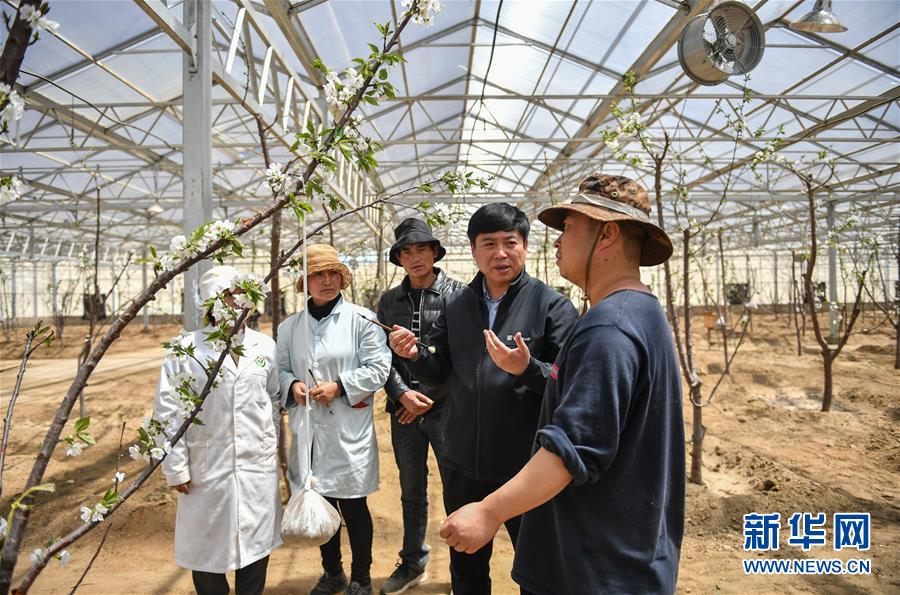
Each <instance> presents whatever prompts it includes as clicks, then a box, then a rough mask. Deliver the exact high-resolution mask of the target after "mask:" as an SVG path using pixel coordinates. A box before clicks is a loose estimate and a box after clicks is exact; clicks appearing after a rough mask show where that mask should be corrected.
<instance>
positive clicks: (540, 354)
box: [389, 203, 578, 595]
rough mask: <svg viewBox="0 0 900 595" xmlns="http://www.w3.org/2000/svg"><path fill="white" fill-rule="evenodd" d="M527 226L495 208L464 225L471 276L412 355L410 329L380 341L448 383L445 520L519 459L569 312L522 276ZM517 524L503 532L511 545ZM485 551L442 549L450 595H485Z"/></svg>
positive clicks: (527, 449) (511, 211) (519, 215)
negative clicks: (474, 267) (446, 556)
mask: <svg viewBox="0 0 900 595" xmlns="http://www.w3.org/2000/svg"><path fill="white" fill-rule="evenodd" d="M528 230H529V224H528V218H527V217H526V216H525V213H523V212H522V211H521V210H519V209H517V208H516V207H513V206H511V205H508V204H505V203H494V204H491V205H485V206H483V207H481V208H480V209H478V210H477V211H476V212H475V214H473V215H472V218H471V219H470V220H469V227H468V236H469V244H470V247H471V250H472V256H473V257H474V258H475V262H476V264H477V265H478V270H479V273H478V274H477V275H476V276H475V279H473V280H472V282H471V283H470V284H469V285H468V286H467V287H465V288H464V289H462V290H461V291H457V292H456V293H454V294H452V295H450V296H447V297H446V298H445V299H444V302H445V306H444V312H443V314H442V315H441V316H439V317H438V319H437V320H436V321H435V323H434V325H433V326H432V328H431V331H430V332H429V333H428V334H426V335H425V337H424V340H423V343H424V344H425V345H428V346H429V349H424V348H423V349H419V348H418V346H417V344H418V338H417V337H416V336H415V334H414V333H412V332H411V331H410V330H408V329H406V328H403V327H401V326H395V327H394V331H393V332H391V334H390V337H389V340H390V345H391V348H392V349H393V350H394V352H395V353H397V354H398V355H400V356H401V357H404V358H406V359H408V360H409V364H408V365H409V368H410V370H412V372H413V373H414V374H415V375H416V377H417V378H419V379H421V380H422V381H423V382H427V383H429V384H432V385H440V384H443V383H445V382H447V381H449V383H450V385H449V391H450V394H449V396H448V398H447V403H446V405H445V413H444V416H445V422H446V437H445V441H444V452H443V457H442V458H443V462H442V473H443V480H444V506H445V508H446V509H447V513H448V514H449V513H451V512H453V511H454V510H456V509H458V508H460V507H462V506H464V505H465V504H468V503H470V502H476V501H479V500H481V499H482V498H484V497H485V496H487V495H488V494H489V493H491V492H492V491H494V490H495V489H497V488H498V487H499V486H500V485H502V484H503V483H504V482H505V481H507V480H508V479H510V478H511V477H512V476H514V475H515V474H516V473H518V471H519V470H520V469H521V468H522V467H523V466H524V465H525V463H526V462H527V461H528V458H529V455H530V454H531V444H532V442H533V440H534V434H535V431H536V430H537V422H538V416H539V413H540V409H541V399H542V396H543V393H544V387H545V385H546V383H547V377H548V376H549V374H550V363H551V362H553V360H554V359H555V358H556V355H557V353H559V351H560V349H561V347H562V344H563V341H564V340H565V338H566V336H567V335H568V332H569V329H570V328H571V327H572V326H573V325H574V324H575V321H576V320H577V318H578V313H577V312H576V310H575V307H574V306H573V305H572V303H571V302H570V301H569V300H568V299H567V298H566V297H565V296H563V295H562V294H560V293H559V292H557V291H554V290H553V289H552V288H550V287H548V286H547V285H545V284H544V283H542V282H541V281H539V280H537V279H534V278H532V277H530V276H529V275H528V273H526V272H525V254H526V250H527V248H528ZM519 523H520V520H519V519H518V518H512V519H509V520H508V521H507V522H506V523H505V524H506V529H507V531H508V532H509V536H510V539H511V540H512V542H513V544H515V543H516V538H517V536H518V531H519ZM491 553H492V543H488V544H487V545H485V546H484V547H483V548H481V549H480V550H478V551H477V552H475V553H472V554H466V553H461V552H457V551H455V550H451V551H450V575H451V579H452V582H453V592H454V594H455V595H467V594H471V593H490V591H491V578H490V559H491Z"/></svg>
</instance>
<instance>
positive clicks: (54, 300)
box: [50, 262, 59, 316]
mask: <svg viewBox="0 0 900 595" xmlns="http://www.w3.org/2000/svg"><path fill="white" fill-rule="evenodd" d="M58 296H59V292H58V287H57V283H56V263H55V262H54V263H52V264H51V265H50V307H51V308H52V311H51V312H50V313H51V314H52V315H54V316H55V315H56V313H57V312H59V299H58Z"/></svg>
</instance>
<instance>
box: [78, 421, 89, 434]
mask: <svg viewBox="0 0 900 595" xmlns="http://www.w3.org/2000/svg"><path fill="white" fill-rule="evenodd" d="M90 425H91V418H90V417H82V418H81V419H79V420H77V421H76V422H75V433H76V434H78V433H80V432H83V431H85V430H86V429H88V426H90Z"/></svg>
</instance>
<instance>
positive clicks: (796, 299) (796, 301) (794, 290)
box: [791, 252, 803, 357]
mask: <svg viewBox="0 0 900 595" xmlns="http://www.w3.org/2000/svg"><path fill="white" fill-rule="evenodd" d="M801 301H802V300H801V299H800V296H799V288H798V287H797V260H796V256H795V253H794V252H791V311H792V312H793V319H794V334H795V335H796V336H797V357H800V356H801V355H803V344H802V343H801V342H800V319H799V316H798V310H799V309H800V302H801Z"/></svg>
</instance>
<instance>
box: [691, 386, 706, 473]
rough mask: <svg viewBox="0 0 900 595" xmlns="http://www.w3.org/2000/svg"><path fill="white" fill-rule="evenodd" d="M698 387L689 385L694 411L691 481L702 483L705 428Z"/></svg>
mask: <svg viewBox="0 0 900 595" xmlns="http://www.w3.org/2000/svg"><path fill="white" fill-rule="evenodd" d="M700 402H701V401H700V387H699V386H692V387H691V408H692V409H693V411H694V422H693V424H694V431H693V432H692V433H691V475H690V481H691V483H695V484H697V485H703V436H704V435H705V434H706V428H704V427H703V407H700V406H698V405H697V403H700Z"/></svg>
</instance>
